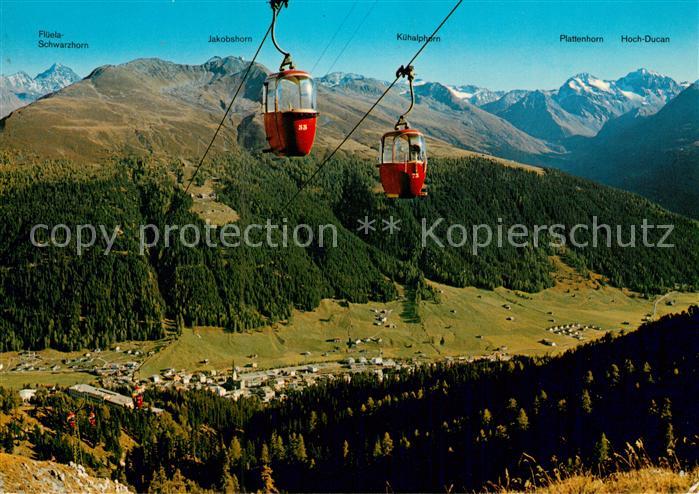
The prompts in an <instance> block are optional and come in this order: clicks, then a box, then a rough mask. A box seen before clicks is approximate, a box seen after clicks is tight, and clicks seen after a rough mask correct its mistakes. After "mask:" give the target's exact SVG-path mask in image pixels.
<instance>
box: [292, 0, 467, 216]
mask: <svg viewBox="0 0 699 494" xmlns="http://www.w3.org/2000/svg"><path fill="white" fill-rule="evenodd" d="M462 2H463V0H458V1H457V2H456V4H455V5H454V7H453V8H452V9H451V10H450V11H449V13H448V14H447V15H446V17H444V19H442V22H440V23H439V25H438V26H437V28H436V29H435V30H434V31H433V32H432V34H431V35H430V36H429V37H428V38H427V39H426V40H425V42H424V43H423V44H422V46H421V47H420V49H418V51H417V52H416V53H415V55H413V58H411V59H410V61H409V62H408V63H407V64H406V65H403V66H401V68H404V67H410V66H412V65H413V62H414V61H415V60H416V59H417V57H419V56H420V54H421V53H422V52H423V51H424V50H425V48H426V47H427V45H428V44H429V43H430V41H432V39H433V38H434V37H435V35H436V34H437V33H438V32H439V30H440V29H441V28H442V26H444V24H446V22H447V21H448V20H449V18H450V17H451V16H452V14H454V12H456V10H457V9H458V8H459V6H460V5H461V3H462ZM400 71H401V69H399V73H397V74H396V78H395V79H394V80H393V82H391V84H389V85H388V87H387V88H386V89H385V90H384V92H383V93H382V94H381V96H379V98H378V99H377V100H376V101H375V102H374V104H373V105H371V108H369V109H368V110H367V112H366V113H365V114H364V115H363V116H362V118H360V119H359V121H358V122H357V123H356V124H355V126H354V127H352V130H350V131H349V133H348V134H347V135H346V136H345V137H344V139H342V141H340V144H338V145H337V147H336V148H335V149H333V151H332V152H331V153H330V154H329V155H328V156H326V157H325V159H324V160H323V161H322V162H321V163H320V165H318V167H317V168H316V169H315V171H314V172H313V173H312V174H311V176H310V177H309V178H307V179H306V180H304V181H303V182H302V183H301V186H300V187H299V189H298V190H297V191H296V193H295V194H294V195H293V196H292V197H291V199H289V200H288V201H287V203H286V204H285V205H284V207H283V210H286V209H287V208H288V207H289V205H291V203H292V202H294V200H295V199H296V198H297V197H298V196H299V194H301V192H302V191H303V190H304V189H305V188H306V186H307V185H308V184H309V183H310V182H311V181H312V180H313V179H314V178H315V177H316V175H318V173H319V172H320V171H321V170H322V169H323V167H324V166H325V165H326V164H327V163H328V162H329V161H330V160H331V159H332V157H333V156H335V154H336V153H337V152H338V151H339V150H340V148H341V147H342V146H343V145H344V144H345V143H346V142H347V141H348V140H349V138H350V137H351V136H352V134H354V132H355V131H356V130H357V129H358V128H359V126H360V125H361V124H362V123H363V122H364V120H366V118H367V117H368V116H369V114H370V113H371V112H372V111H373V110H374V108H376V107H377V106H378V104H379V103H380V102H381V100H382V99H383V98H384V97H385V96H386V94H388V92H389V91H390V90H391V89H392V88H393V86H395V85H396V83H397V82H398V80H399V79H400V78H401V75H400ZM411 109H412V105H411ZM406 113H407V112H406Z"/></svg>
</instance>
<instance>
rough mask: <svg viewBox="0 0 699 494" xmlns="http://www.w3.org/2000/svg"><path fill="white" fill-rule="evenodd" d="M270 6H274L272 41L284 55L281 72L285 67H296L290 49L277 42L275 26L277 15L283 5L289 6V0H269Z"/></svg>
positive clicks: (280, 67)
mask: <svg viewBox="0 0 699 494" xmlns="http://www.w3.org/2000/svg"><path fill="white" fill-rule="evenodd" d="M269 4H270V6H271V7H272V43H273V44H274V47H275V48H276V49H277V51H279V53H281V54H282V55H284V60H282V63H281V65H280V66H279V72H282V71H284V67H288V68H289V69H294V68H295V67H294V62H293V60H292V59H291V53H289V52H288V51H284V50H283V49H282V48H281V47H280V46H279V44H278V43H277V38H276V36H275V28H276V26H277V15H278V14H279V12H280V11H281V9H282V7H288V6H289V0H270V2H269Z"/></svg>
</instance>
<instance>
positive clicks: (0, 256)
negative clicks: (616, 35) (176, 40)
mask: <svg viewBox="0 0 699 494" xmlns="http://www.w3.org/2000/svg"><path fill="white" fill-rule="evenodd" d="M247 63H248V62H246V61H244V60H242V59H240V58H237V57H226V58H218V57H216V58H212V59H210V60H208V61H207V62H205V63H203V64H201V65H181V64H176V63H171V62H167V61H163V60H159V59H137V60H133V61H130V62H128V63H124V64H122V65H116V66H111V65H108V66H102V67H98V68H95V69H94V70H93V71H92V72H91V73H90V74H89V75H87V77H85V78H83V79H79V77H78V76H76V75H75V74H74V73H73V72H72V71H71V70H70V69H68V68H66V67H63V66H61V65H58V64H55V65H53V66H52V67H51V68H50V69H49V70H48V71H46V72H44V73H42V74H39V75H38V76H37V77H36V78H31V77H29V76H28V75H27V74H23V73H19V74H15V75H12V76H7V77H3V78H2V80H1V81H0V83H1V86H0V89H1V90H2V93H1V94H2V100H1V101H2V110H3V114H5V116H4V117H3V118H2V119H1V120H0V218H1V219H2V221H0V490H3V489H4V490H8V491H12V492H14V491H17V492H48V491H56V492H59V491H60V492H63V491H76V490H79V491H85V492H92V491H95V492H112V491H114V492H126V491H127V490H128V491H129V492H130V491H135V492H149V493H170V492H178V493H179V492H196V493H213V492H225V493H240V492H264V493H278V492H380V491H386V492H453V491H459V492H461V491H463V492H475V491H477V492H485V491H493V492H495V491H497V492H510V491H512V492H523V491H530V490H531V491H533V490H534V489H536V488H539V489H541V490H542V492H597V491H601V492H605V488H606V489H607V490H606V491H607V492H625V491H626V492H638V491H643V492H647V491H654V490H657V491H662V492H670V491H672V492H689V491H690V490H691V489H695V488H696V485H695V484H696V482H697V480H698V479H699V469H698V465H699V445H698V438H699V421H697V420H696V419H697V415H698V413H699V409H698V403H699V402H697V400H696V396H697V395H698V394H699V369H698V367H697V362H698V361H699V331H698V328H699V307H697V306H698V305H699V249H697V246H698V245H699V222H697V218H699V205H698V203H697V193H698V192H697V187H696V181H697V163H698V161H697V157H698V156H699V152H698V151H697V150H698V149H699V148H698V144H699V133H698V132H699V129H698V123H699V120H698V119H697V111H698V108H699V105H698V103H699V102H698V100H697V99H698V94H699V87H698V86H697V84H696V83H695V84H687V83H679V82H676V81H674V80H672V79H671V78H669V77H666V76H662V75H659V74H656V73H654V72H651V71H649V70H645V69H640V70H638V71H635V72H631V73H630V74H627V75H625V76H623V77H620V78H619V79H616V80H601V79H599V78H596V77H594V76H592V75H590V74H579V75H577V76H574V77H572V78H570V79H569V80H567V81H565V82H564V83H563V84H562V86H561V87H560V88H558V89H555V90H550V89H546V90H516V91H508V92H503V91H494V90H489V89H485V88H479V87H474V86H472V85H447V84H442V83H439V82H429V81H418V83H417V84H416V86H415V91H416V100H417V101H416V106H415V109H414V111H413V112H412V113H411V114H410V122H411V125H412V126H414V127H418V128H420V129H421V130H422V131H423V132H424V133H425V134H426V136H427V145H428V150H429V174H428V175H427V179H426V187H427V192H428V194H427V196H426V197H420V198H415V199H414V200H403V199H401V200H398V199H396V200H392V199H388V198H386V197H385V195H384V193H383V190H382V187H381V183H380V174H379V170H378V169H377V166H376V155H377V151H378V141H379V137H380V136H381V135H382V134H383V133H384V132H386V131H390V130H392V129H394V124H395V119H396V116H397V115H399V114H401V113H402V112H403V111H404V110H405V108H406V107H407V105H408V104H409V102H410V100H409V96H408V93H409V88H408V86H406V85H405V84H397V85H396V86H395V87H394V88H393V89H392V91H391V92H390V93H389V94H388V95H387V96H386V97H385V98H384V99H383V100H382V101H381V104H380V105H378V106H377V107H376V109H375V111H374V112H372V113H371V115H370V116H369V117H368V118H366V119H365V120H364V121H363V123H362V125H361V126H360V127H359V128H358V130H357V131H356V132H355V133H354V134H353V135H352V137H351V139H349V140H348V141H347V142H346V143H345V145H344V146H343V147H342V150H341V151H339V152H337V153H336V154H334V155H333V156H332V157H331V159H328V161H327V162H326V161H325V158H326V157H328V153H329V151H330V150H331V149H333V148H335V147H336V146H337V145H338V144H339V143H340V142H341V141H342V139H343V138H344V136H345V135H346V134H347V133H348V132H349V131H350V130H351V129H352V128H353V126H354V125H355V124H356V122H357V121H358V120H359V119H360V118H361V117H362V116H364V115H365V112H366V110H367V109H368V108H370V107H371V105H372V104H373V103H374V102H375V101H376V99H377V97H378V96H379V95H381V94H382V93H383V92H384V91H385V89H386V88H387V86H388V84H389V83H387V82H385V81H381V80H377V79H372V78H368V77H365V76H362V75H358V74H351V73H331V74H327V75H325V76H324V77H319V78H316V79H315V81H316V83H317V85H318V86H317V87H318V102H319V111H320V116H319V117H318V135H317V138H316V143H315V145H314V148H313V151H312V153H310V155H308V156H305V157H302V158H296V157H294V158H288V157H279V156H273V155H272V154H270V153H266V152H264V150H265V149H266V147H267V142H266V138H265V131H264V126H263V121H262V118H261V115H260V110H261V108H260V100H261V92H262V88H263V84H264V81H265V79H266V77H267V75H268V74H269V70H268V69H267V68H265V67H264V66H262V65H255V66H253V67H252V68H251V70H250V72H249V75H248V77H247V79H246V80H245V83H244V85H243V86H242V89H241V93H240V96H239V98H238V99H237V100H236V102H235V104H234V105H233V107H232V108H231V111H230V113H229V114H228V116H227V118H226V119H225V121H224V122H223V125H222V127H221V131H220V133H219V134H218V137H217V139H216V140H215V142H214V144H213V147H212V148H211V150H212V152H211V153H210V154H209V155H208V157H207V159H206V161H204V162H201V163H200V161H199V160H201V159H202V155H203V153H204V151H205V150H206V149H207V146H208V145H209V143H210V142H211V137H212V135H214V132H215V131H216V129H217V128H218V127H219V122H220V119H221V118H222V116H223V114H224V113H225V111H226V108H227V107H228V104H229V102H230V100H231V97H232V95H233V93H234V91H235V90H236V87H237V86H238V84H239V83H240V81H241V78H242V77H243V74H244V73H245V71H246V69H247V68H248V65H247ZM304 118H305V117H304ZM306 130H307V129H306ZM418 150H419V149H418ZM200 164H202V166H201V167H199V165H200ZM321 165H323V167H322V168H320V166H321ZM390 166H394V165H393V164H391V165H390ZM406 166H407V165H406ZM578 175H579V176H578ZM593 180H597V181H599V182H602V183H599V182H597V181H593ZM604 184H609V185H604ZM610 185H611V186H610ZM617 187H618V188H617ZM622 189H627V190H622ZM90 225H93V226H96V227H97V226H98V227H99V228H100V230H99V232H100V233H97V232H95V236H94V237H93V238H92V241H91V242H90V239H89V237H87V235H88V234H89V228H88V227H89V226H90ZM549 225H550V228H546V226H549ZM301 226H303V227H305V228H300V227H301ZM541 226H544V228H543V231H542V230H538V228H539V227H541ZM230 227H234V228H235V229H237V231H238V233H240V232H241V231H244V232H246V233H244V234H243V235H238V237H241V236H242V237H244V238H245V241H244V242H238V243H237V244H231V243H229V244H224V243H223V242H218V241H216V242H214V243H213V244H211V243H210V242H209V240H210V239H211V237H212V236H213V237H214V238H217V239H221V238H223V237H222V235H223V232H224V230H225V231H228V232H231V228H230ZM475 227H479V228H481V227H483V228H484V229H490V231H491V234H492V237H491V238H490V240H491V241H489V242H482V240H483V237H482V236H480V233H482V231H481V230H478V231H476V230H475V229H473V228H475ZM521 227H523V228H524V229H525V230H526V231H527V232H529V236H528V237H527V238H524V239H523V238H522V236H521V235H519V234H518V235H512V233H511V232H512V231H513V228H515V229H516V231H517V232H521V230H522V228H521ZM557 227H560V228H557ZM173 228H174V230H173ZM426 228H427V229H429V232H430V233H429V234H426V233H425V231H426ZM292 231H293V233H292ZM299 231H300V232H301V235H300V238H301V239H300V240H299V236H296V235H297V233H298V232H299ZM503 231H504V232H508V233H505V235H507V237H508V239H509V241H507V239H506V240H505V241H502V240H501V239H502V237H500V240H499V239H498V236H499V235H501V232H503ZM52 232H53V236H52V235H51V233H52ZM173 232H174V233H173ZM197 232H198V233H199V234H200V235H199V238H198V239H194V237H196V236H197V235H196V234H197ZM308 232H325V240H326V241H325V242H323V240H322V238H323V237H322V236H321V235H320V234H319V235H311V234H308ZM479 232H480V233H479ZM105 233H106V235H105ZM188 233H192V235H188ZM287 233H288V234H287ZM68 234H71V238H66V236H67V235H68ZM78 235H82V236H80V237H78ZM526 235H527V234H525V237H526ZM233 236H235V235H233ZM513 237H515V238H514V240H512V239H513ZM290 238H293V239H294V240H295V242H294V241H291V240H289V239H290ZM560 239H563V242H562V243H561V240H560ZM237 240H240V238H237ZM32 241H33V242H34V243H32ZM105 242H106V243H108V250H106V249H105V247H106V245H105ZM661 243H662V246H661V245H660V244H661ZM663 246H664V247H663ZM106 478H109V479H110V480H109V481H107V480H106ZM693 485H694V487H692V486H693Z"/></svg>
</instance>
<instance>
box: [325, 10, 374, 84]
mask: <svg viewBox="0 0 699 494" xmlns="http://www.w3.org/2000/svg"><path fill="white" fill-rule="evenodd" d="M378 1H379V0H374V3H373V4H372V5H371V8H370V9H369V10H368V11H367V13H366V14H365V15H364V17H363V18H362V20H361V21H360V22H359V24H358V25H357V27H356V28H355V30H354V32H353V33H352V36H350V38H349V39H348V40H347V43H345V46H343V47H342V50H340V53H339V54H338V55H337V57H335V60H334V61H333V63H332V65H330V68H329V69H328V70H326V71H325V73H326V74H329V73H330V71H331V70H332V69H333V67H335V64H336V63H337V61H338V60H340V57H341V56H342V55H343V54H344V53H345V50H346V49H347V47H348V46H349V45H350V43H351V42H352V40H354V37H355V36H357V33H358V32H359V30H360V29H361V27H362V26H363V25H364V22H366V20H367V18H368V17H369V14H371V13H372V12H373V11H374V7H376V4H377V3H378Z"/></svg>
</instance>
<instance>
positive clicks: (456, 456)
mask: <svg viewBox="0 0 699 494" xmlns="http://www.w3.org/2000/svg"><path fill="white" fill-rule="evenodd" d="M697 358H699V308H697V307H693V308H691V309H690V311H689V312H688V313H684V314H681V315H675V316H666V317H665V318H663V319H662V320H660V321H657V322H654V323H651V324H648V325H645V326H643V327H641V328H640V329H639V330H638V331H634V332H631V333H629V334H626V335H623V336H620V335H618V336H616V337H612V336H607V337H605V338H603V339H601V340H599V341H598V342H595V343H589V344H587V345H584V346H582V347H579V348H577V349H576V350H573V351H569V352H567V353H565V354H563V355H561V356H558V357H538V358H525V357H515V358H513V359H512V360H511V361H507V362H505V361H500V362H485V361H484V362H480V363H474V364H465V363H458V364H457V363H449V362H443V363H439V364H429V365H424V366H421V367H418V368H417V369H413V368H410V369H404V370H396V371H385V372H384V374H383V376H382V377H381V376H378V375H376V374H357V375H355V376H354V377H353V378H352V380H351V382H347V381H345V380H339V379H338V380H336V381H334V382H333V381H331V382H328V383H326V384H323V385H318V386H315V387H312V388H310V389H308V390H306V391H303V392H291V393H290V394H289V396H288V399H287V400H285V401H282V402H277V403H276V404H274V405H272V406H269V407H262V406H261V405H260V403H259V402H258V401H257V399H241V400H239V401H237V402H233V401H231V400H228V399H225V398H220V397H217V396H215V395H213V394H211V393H209V392H208V391H204V390H202V391H174V390H173V391H155V390H151V391H148V392H147V394H146V402H147V404H148V405H156V406H160V407H163V408H165V409H166V411H167V412H166V413H164V414H161V415H154V414H151V413H148V412H147V410H145V409H144V410H142V411H139V412H131V411H127V410H123V409H121V408H109V409H108V408H106V407H104V406H95V414H96V417H95V424H94V425H90V424H89V423H88V418H87V414H80V415H79V416H78V420H79V422H80V423H79V427H80V430H82V431H84V432H83V436H82V437H83V441H84V446H86V445H88V446H90V447H96V446H102V447H103V448H104V451H106V452H107V457H106V458H107V459H104V460H100V459H98V458H95V457H94V456H92V455H89V454H87V453H85V454H83V462H84V464H87V465H90V466H92V467H93V468H95V469H99V470H101V471H105V470H106V471H108V472H109V471H112V472H113V475H114V476H115V477H117V478H120V479H122V480H124V479H125V480H127V481H128V482H129V483H130V484H131V485H132V486H133V487H135V488H136V489H137V490H138V491H139V492H145V491H148V490H149V489H150V490H151V492H155V491H157V490H158V489H166V488H167V487H169V488H171V489H173V490H178V489H183V488H184V486H185V485H187V484H189V485H190V487H191V486H192V485H198V486H201V487H206V488H212V489H217V490H225V491H227V492H238V491H239V490H246V491H254V490H257V489H262V490H264V491H267V492H269V491H272V490H274V488H275V487H276V488H278V489H281V490H284V491H291V492H297V491H299V492H347V491H354V492H378V491H381V490H382V489H390V490H391V491H398V492H400V491H411V492H412V491H421V492H439V491H441V490H443V489H446V490H451V489H453V490H458V491H470V490H482V489H483V488H485V487H487V486H488V485H489V483H491V482H492V483H497V484H507V485H509V486H510V487H511V488H515V489H516V488H522V487H523V486H524V482H525V481H527V480H529V481H531V482H533V483H534V484H536V483H537V482H546V479H547V475H548V474H550V475H551V476H556V475H560V476H562V477H566V476H568V475H574V474H578V473H580V472H583V471H586V469H590V470H594V471H597V472H609V471H615V470H626V469H629V468H633V467H634V465H635V464H636V460H635V459H637V457H638V456H639V455H640V456H642V457H643V458H644V460H645V461H650V462H653V463H655V464H658V463H660V464H665V465H669V466H672V467H673V468H676V469H680V468H683V469H687V468H691V467H693V466H696V465H697V462H698V461H699V445H698V440H699V428H698V426H699V424H698V423H697V421H696V417H697V414H698V413H699V403H697V400H696V396H697V394H698V393H699V375H697V372H698V369H697V366H696V362H697ZM0 398H2V399H1V400H0V404H1V405H2V411H3V412H4V413H9V412H10V411H12V410H13V409H14V407H16V405H17V401H18V398H17V397H16V396H12V395H11V393H10V392H8V391H7V390H3V391H2V393H0ZM34 403H35V404H36V405H37V409H36V410H37V413H36V414H35V415H36V418H38V420H40V422H41V423H42V424H43V425H44V427H48V428H49V429H50V430H51V431H53V432H49V431H47V430H43V431H42V430H41V429H40V428H39V427H38V426H36V427H29V426H28V425H27V424H26V422H23V421H22V420H20V419H17V420H16V421H10V422H9V423H8V424H7V425H6V426H4V427H2V428H1V429H0V432H1V434H0V444H2V447H3V449H4V450H5V451H7V452H12V450H13V449H14V447H15V446H16V445H17V444H19V443H20V442H22V441H29V443H31V444H32V445H34V446H33V447H34V450H35V451H36V454H37V458H38V459H47V458H51V457H55V458H56V459H57V460H58V461H61V462H68V461H70V460H72V459H74V458H75V455H76V451H77V450H76V448H75V447H73V446H71V444H72V440H71V438H70V436H71V429H70V427H69V425H68V424H67V423H66V421H65V417H66V413H67V412H68V411H69V410H73V409H75V407H76V406H77V405H76V403H75V402H74V401H73V399H71V398H70V397H68V396H67V395H65V394H63V393H60V392H59V393H56V394H53V395H52V396H48V395H47V393H46V392H45V391H41V392H39V393H38V394H37V397H36V398H35V400H34ZM122 430H123V431H124V432H126V433H127V434H128V435H129V436H130V437H131V438H132V439H134V440H135V443H130V444H132V446H131V447H130V450H129V451H128V453H127V454H126V466H125V467H122V466H119V462H118V459H119V458H120V457H121V454H122V453H123V451H124V450H123V446H122V444H123V441H120V440H119V434H120V431H122ZM84 446H83V447H84ZM629 447H632V448H633V451H632V452H629ZM173 486H174V487H173Z"/></svg>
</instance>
